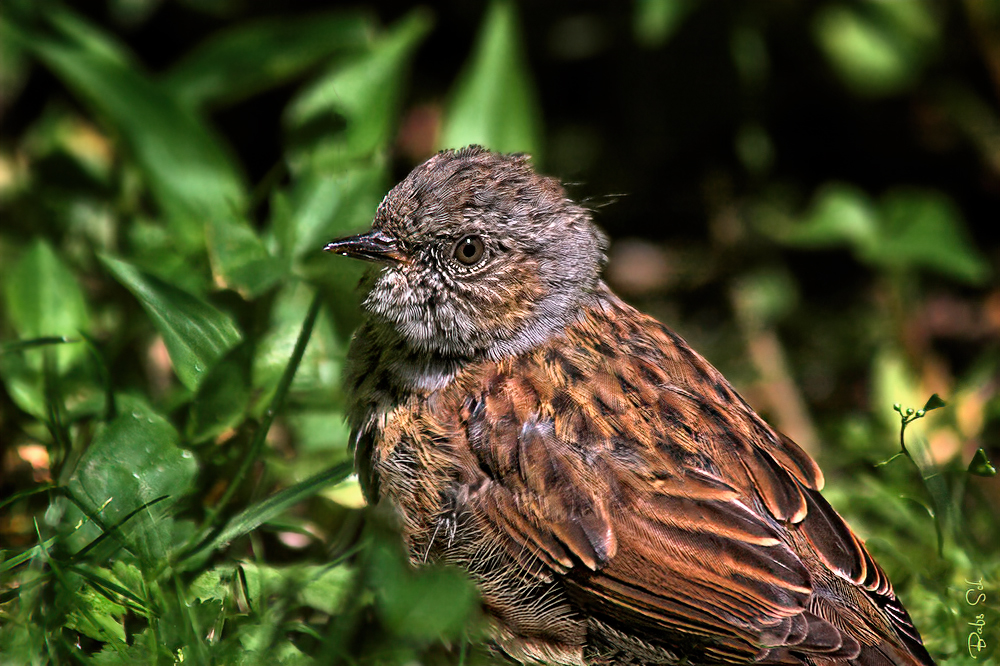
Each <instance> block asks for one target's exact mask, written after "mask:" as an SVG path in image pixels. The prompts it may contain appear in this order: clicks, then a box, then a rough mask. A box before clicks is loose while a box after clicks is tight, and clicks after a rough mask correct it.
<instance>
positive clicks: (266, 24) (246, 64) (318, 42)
mask: <svg viewBox="0 0 1000 666" xmlns="http://www.w3.org/2000/svg"><path fill="white" fill-rule="evenodd" d="M371 31H372V27H371V21H370V20H369V19H368V18H367V17H365V16H364V15H362V14H361V13H357V12H348V11H335V12H323V13H320V14H313V15H308V16H300V17H295V18H287V17H269V18H267V19H264V20H259V21H254V22H245V23H242V24H239V25H237V26H236V27H233V28H230V29H227V30H221V31H219V32H217V33H215V34H213V35H212V36H210V37H209V38H208V39H206V40H205V41H204V42H202V43H201V44H199V45H198V46H196V47H195V48H194V49H192V50H191V51H190V52H189V53H188V54H187V55H186V56H185V57H184V58H183V59H182V60H181V61H180V62H178V63H177V64H176V65H174V66H173V67H172V68H171V69H170V70H169V71H168V72H167V73H166V74H165V75H164V76H163V78H162V79H161V81H160V82H161V84H162V86H163V88H164V90H165V91H166V92H167V93H168V94H169V95H171V96H173V97H174V98H176V99H177V100H178V101H180V103H181V104H184V105H186V106H190V107H198V106H203V105H221V104H232V103H234V102H238V101H240V100H241V99H244V98H246V97H250V96H251V95H254V94H256V93H258V92H260V91H262V90H266V89H268V88H272V87H274V86H276V85H278V84H281V83H283V82H285V81H288V80H290V79H292V78H293V77H295V76H297V75H299V74H301V73H302V72H304V71H305V70H307V69H308V68H310V67H312V66H313V65H315V64H316V63H318V62H320V61H322V60H325V59H327V58H329V57H331V56H333V55H335V54H339V53H344V52H350V51H354V50H357V49H359V48H361V47H363V46H364V45H365V44H366V43H367V42H368V40H369V39H370V36H371Z"/></svg>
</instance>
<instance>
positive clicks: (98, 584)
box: [66, 564, 155, 615]
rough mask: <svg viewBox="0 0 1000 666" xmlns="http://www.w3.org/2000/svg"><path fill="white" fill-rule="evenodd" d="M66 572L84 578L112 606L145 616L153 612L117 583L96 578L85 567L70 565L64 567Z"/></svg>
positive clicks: (96, 576)
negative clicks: (127, 608)
mask: <svg viewBox="0 0 1000 666" xmlns="http://www.w3.org/2000/svg"><path fill="white" fill-rule="evenodd" d="M66 570H67V571H72V572H73V573H75V574H77V575H78V576H80V577H82V578H84V579H85V580H86V581H87V583H88V584H89V585H90V586H91V587H92V588H94V591H95V592H97V593H98V594H100V595H101V596H102V597H104V598H105V599H107V600H108V601H110V602H112V603H114V604H118V605H125V606H128V607H129V608H131V609H132V610H133V611H135V612H137V613H143V614H145V615H149V614H151V613H154V612H155V611H154V610H153V608H152V607H151V606H149V605H148V604H147V603H146V602H144V601H143V600H142V599H140V598H139V597H137V596H136V595H135V594H133V593H132V592H130V591H129V590H127V589H125V588H124V587H122V586H121V585H118V584H117V583H112V582H111V581H110V580H108V579H106V578H104V577H102V576H98V575H97V574H95V573H94V572H92V571H89V570H87V569H86V568H85V567H81V566H78V565H75V564H71V565H69V566H67V567H66ZM115 595H118V596H115ZM118 597H123V598H124V603H123V601H122V599H120V598H118Z"/></svg>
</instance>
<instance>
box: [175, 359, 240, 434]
mask: <svg viewBox="0 0 1000 666" xmlns="http://www.w3.org/2000/svg"><path fill="white" fill-rule="evenodd" d="M251 351H252V350H251V348H250V346H249V345H247V344H242V345H239V346H237V347H236V348H235V349H233V350H232V351H230V352H229V353H228V354H226V355H225V356H224V357H223V358H222V360H220V361H219V362H218V363H216V364H215V365H214V366H212V369H211V370H209V371H208V375H207V376H206V377H205V379H204V381H202V382H201V384H200V385H199V386H198V391H197V392H196V393H195V395H194V399H193V400H192V401H191V414H190V419H189V421H188V424H187V437H188V439H189V440H191V441H192V442H204V441H205V440H208V439H212V438H213V437H217V436H218V435H220V434H222V433H223V432H225V431H226V430H228V429H229V428H232V427H234V426H236V425H238V424H239V423H240V422H241V421H243V418H244V415H245V414H246V410H247V405H248V403H249V402H250V394H251V390H252V385H251V383H250V370H251V366H252V355H251Z"/></svg>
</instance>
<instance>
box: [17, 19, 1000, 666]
mask: <svg viewBox="0 0 1000 666" xmlns="http://www.w3.org/2000/svg"><path fill="white" fill-rule="evenodd" d="M0 114H2V120H3V132H2V136H0V219H2V226H0V279H2V289H0V299H2V307H0V345H2V346H0V380H2V389H0V549H2V550H0V662H2V663H3V664H5V665H6V664H11V665H14V664H47V663H83V664H119V663H134V664H172V663H180V662H185V663H194V664H209V663H214V664H274V663H281V664H312V663H316V664H332V663H362V664H364V663H380V664H383V663H384V664H404V663H414V662H417V663H458V662H463V663H467V662H475V661H482V660H487V659H489V657H488V655H485V654H484V653H482V652H481V651H480V650H479V649H478V648H477V647H476V645H477V637H479V636H480V635H481V631H482V628H481V622H480V621H479V618H478V615H477V604H476V601H475V594H474V591H473V590H472V589H471V587H470V586H469V584H468V582H467V581H466V580H465V579H464V578H463V577H462V575H461V574H460V573H458V572H455V571H451V570H448V569H427V570H423V571H419V572H414V571H412V570H410V569H409V568H408V567H407V566H406V565H405V564H404V560H403V557H402V554H401V553H400V551H399V547H398V545H397V543H396V540H395V539H394V537H393V534H392V527H391V524H392V523H391V520H390V519H389V518H388V517H387V516H385V515H383V514H382V513H381V512H379V511H372V510H368V509H365V508H363V506H362V505H363V502H362V500H361V498H360V495H359V493H358V490H357V486H356V482H355V480H354V479H353V477H352V476H351V468H352V465H351V461H350V454H349V452H348V449H347V440H348V432H347V430H346V426H345V425H344V422H343V404H344V396H343V394H342V392H341V388H340V380H339V376H340V369H341V366H342V362H343V357H344V353H345V350H346V347H347V344H348V340H349V336H350V333H351V331H352V329H353V328H354V326H355V325H356V323H357V321H358V317H359V311H358V296H357V294H356V293H355V292H354V286H355V284H356V283H357V280H358V277H359V270H360V267H358V266H355V265H352V262H347V261H339V260H334V259H331V258H329V257H326V256H322V255H321V253H320V252H319V250H320V248H321V247H322V245H323V243H324V242H325V241H327V240H329V239H330V238H332V237H334V236H337V235H340V234H344V233H347V232H353V231H356V230H360V229H363V228H365V227H366V226H367V225H368V224H369V222H370V220H371V217H372V213H373V211H374V209H375V206H376V205H377V203H378V201H379V200H380V198H381V197H382V196H383V194H384V193H385V192H386V191H387V189H388V188H389V187H391V185H392V184H393V182H395V181H396V180H397V179H398V178H400V177H401V176H402V175H404V174H405V173H406V172H407V171H408V170H409V169H410V168H412V166H414V165H415V164H416V163H418V162H420V161H421V160H423V159H425V158H426V157H427V156H429V155H430V154H431V153H432V152H433V151H434V150H435V149H437V148H439V147H455V146H460V145H464V144H467V143H470V142H478V143H482V144H485V145H488V146H490V147H493V148H496V149H499V150H505V151H512V150H520V151H527V152H530V153H532V154H533V155H534V156H535V161H536V163H537V164H538V165H539V167H540V168H541V169H542V170H544V171H546V172H547V173H552V174H555V175H558V176H560V177H561V178H563V179H564V180H565V181H567V182H568V183H570V188H571V191H572V193H573V195H574V196H575V197H577V198H580V199H582V200H585V201H587V202H588V203H589V205H590V206H591V207H592V208H594V210H595V215H596V218H597V220H598V222H599V223H600V224H602V226H604V227H605V228H606V229H608V231H609V232H610V233H611V235H612V237H613V238H614V239H615V243H614V245H613V247H612V249H611V253H610V262H609V266H608V279H609V281H610V282H611V283H612V285H613V286H614V287H615V289H617V290H618V291H619V292H620V293H622V294H623V295H624V296H626V297H627V298H629V299H630V300H631V301H632V302H634V303H636V304H637V305H639V306H640V307H642V308H643V309H645V310H647V311H649V312H651V313H653V314H655V315H656V316H657V317H659V318H660V319H661V320H663V321H665V322H666V323H668V324H670V325H671V326H673V327H675V328H677V329H678V330H679V331H680V332H682V333H683V334H684V335H685V336H686V337H687V338H688V339H689V340H690V341H691V342H692V343H693V344H694V346H695V347H696V348H698V349H700V350H701V351H702V352H703V353H705V355H706V356H708V358H709V359H710V360H712V361H713V362H714V363H716V364H717V365H718V366H719V367H720V368H721V369H722V370H723V371H724V372H725V373H726V374H727V375H728V376H729V377H730V378H731V379H733V380H734V381H735V382H736V384H737V385H738V387H739V388H740V390H741V391H742V392H743V393H744V394H745V395H747V397H748V398H749V400H750V401H751V402H752V403H753V404H754V405H755V406H756V407H757V408H758V409H760V410H761V411H762V412H763V413H764V414H766V415H767V416H768V418H769V419H770V420H771V421H772V422H773V423H775V424H776V425H778V426H779V427H780V428H782V429H783V430H785V431H786V432H788V434H789V435H791V436H792V437H793V438H795V439H796V440H797V441H799V442H800V443H801V444H802V445H803V446H804V447H806V448H807V449H809V450H810V451H811V452H812V453H813V454H814V455H815V456H817V457H818V458H819V460H820V463H821V465H822V466H823V468H824V470H825V471H826V474H827V478H828V484H827V490H826V495H827V497H828V498H829V499H830V500H831V501H832V503H833V504H834V506H836V507H837V508H838V510H840V511H841V512H842V513H843V514H844V515H845V516H846V517H847V518H848V520H849V521H850V522H851V523H852V525H853V526H854V527H855V529H856V530H857V531H858V532H859V533H860V534H861V535H862V536H863V537H864V538H866V539H867V543H868V546H869V548H870V549H871V550H872V551H873V553H874V555H875V556H876V557H877V559H878V560H879V561H880V562H881V563H882V564H883V566H884V567H885V568H886V569H887V570H888V572H889V574H890V576H891V577H892V579H893V581H894V582H895V584H896V588H897V591H898V592H899V594H900V596H901V597H902V598H903V600H904V602H905V603H906V605H907V607H908V608H909V609H910V611H911V614H912V615H913V617H914V620H915V622H916V624H917V626H918V627H919V628H920V630H921V631H922V633H923V635H924V638H925V640H926V642H927V645H928V647H929V649H930V651H931V653H932V654H934V655H935V656H936V657H937V658H939V659H940V663H942V664H965V663H988V662H989V661H990V659H996V657H997V655H998V654H1000V652H998V648H997V644H998V643H1000V611H998V608H1000V585H998V583H1000V557H998V553H1000V518H998V516H1000V482H998V479H997V478H996V476H995V469H994V467H993V465H994V464H995V463H996V461H997V460H998V458H1000V368H998V364H1000V344H998V342H1000V287H998V281H997V275H998V271H1000V224H998V211H1000V3H997V2H995V1H987V0H983V1H982V2H978V1H976V0H968V1H967V2H964V3H934V2H930V1H922V0H912V1H910V2H879V1H856V2H850V1H848V0H828V1H824V2H818V3H791V2H767V3H764V2H760V3H742V2H722V1H717V2H701V3H699V2H695V1H693V0H636V1H635V2H633V3H632V4H631V5H629V6H628V7H625V6H622V7H620V8H614V7H613V6H612V3H607V6H605V7H600V6H597V5H593V4H589V5H586V6H578V5H577V4H575V3H522V4H521V5H517V4H515V3H513V2H511V1H500V0H498V1H496V2H492V3H488V4H479V3H461V2H458V1H457V0H456V1H455V2H452V3H443V4H440V5H438V6H426V7H423V8H418V9H410V8H409V7H405V6H403V5H402V3H379V6H378V7H369V8H364V7H352V8H348V9H344V8H337V7H331V6H330V4H329V3H322V2H318V1H316V2H307V1H304V0H302V1H297V2H292V3H276V2H253V3H251V2H246V1H244V0H210V1H209V0H199V1H196V0H106V1H105V2H88V3H82V2H81V3H75V4H71V3H69V2H57V1H54V0H41V1H38V0H6V2H5V3H4V8H3V12H2V14H0ZM543 120H544V122H543ZM934 393H936V394H939V395H940V396H942V397H943V398H944V399H945V401H946V402H947V405H946V406H942V405H941V404H940V402H939V401H938V400H935V399H932V400H931V401H929V402H928V396H930V395H931V394H934ZM895 403H899V406H898V409H897V411H898V413H897V412H894V411H893V405H894V404H895ZM909 410H912V411H909ZM922 410H926V411H922ZM918 417H919V418H918ZM904 428H906V430H905V433H904V432H903V429H904ZM902 445H905V450H906V455H902V456H894V454H896V453H898V452H900V451H901V448H900V447H901V446H902ZM977 630H979V632H980V633H973V632H977ZM977 637H978V638H979V639H981V641H982V643H981V644H980V643H979V642H978V640H977ZM974 643H975V644H976V645H980V646H981V647H980V649H979V650H978V651H977V650H976V649H974V648H970V647H969V646H970V645H973V644H974Z"/></svg>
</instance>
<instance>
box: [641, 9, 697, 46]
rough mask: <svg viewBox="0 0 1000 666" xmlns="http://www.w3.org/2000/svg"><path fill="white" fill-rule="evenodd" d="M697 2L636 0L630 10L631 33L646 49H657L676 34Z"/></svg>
mask: <svg viewBox="0 0 1000 666" xmlns="http://www.w3.org/2000/svg"><path fill="white" fill-rule="evenodd" d="M696 5H697V0H637V1H636V2H635V3H634V4H633V9H632V33H633V34H634V35H635V41H637V42H638V43H639V44H641V45H643V46H645V47H646V48H651V49H652V48H659V47H660V46H663V45H664V44H666V43H667V41H668V40H669V39H670V37H671V36H672V35H673V34H674V33H675V32H677V29H678V28H679V27H680V25H681V23H683V22H684V19H685V18H686V17H687V15H688V14H689V13H690V12H691V10H693V9H694V8H695V6H696Z"/></svg>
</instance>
